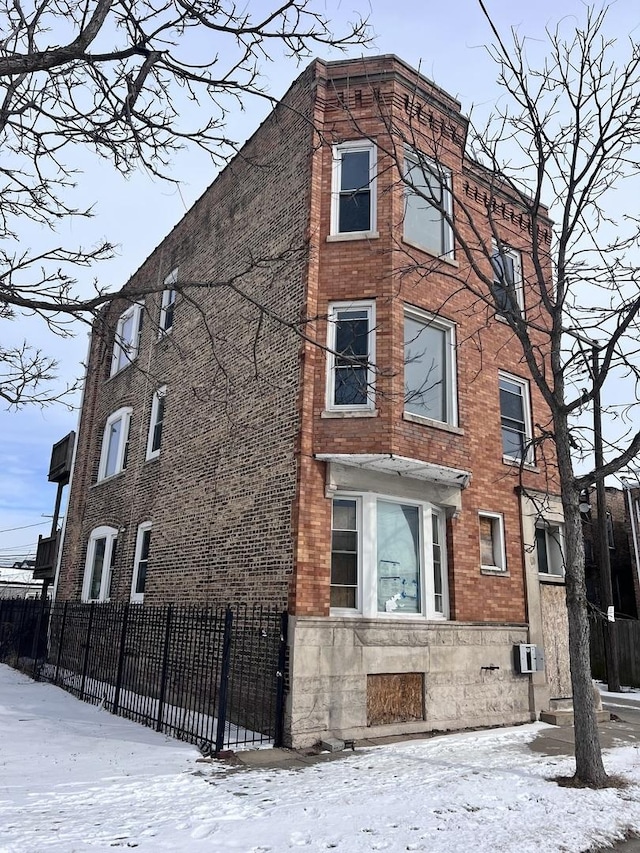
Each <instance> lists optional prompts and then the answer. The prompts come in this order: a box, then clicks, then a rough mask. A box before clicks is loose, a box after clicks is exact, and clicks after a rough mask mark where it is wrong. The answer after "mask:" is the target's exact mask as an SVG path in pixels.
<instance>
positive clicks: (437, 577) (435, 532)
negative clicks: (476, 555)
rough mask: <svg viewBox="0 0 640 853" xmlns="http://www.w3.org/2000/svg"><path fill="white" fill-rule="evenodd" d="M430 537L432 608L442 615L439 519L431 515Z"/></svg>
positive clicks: (442, 597) (442, 596)
mask: <svg viewBox="0 0 640 853" xmlns="http://www.w3.org/2000/svg"><path fill="white" fill-rule="evenodd" d="M431 536H432V543H433V599H434V601H433V606H434V610H435V611H436V613H444V594H443V589H442V545H441V543H440V519H439V518H438V516H437V515H436V514H435V513H431Z"/></svg>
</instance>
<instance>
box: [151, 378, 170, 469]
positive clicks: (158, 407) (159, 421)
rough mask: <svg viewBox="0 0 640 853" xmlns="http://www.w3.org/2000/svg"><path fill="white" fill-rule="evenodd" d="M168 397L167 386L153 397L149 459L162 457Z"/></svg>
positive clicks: (159, 389)
mask: <svg viewBox="0 0 640 853" xmlns="http://www.w3.org/2000/svg"><path fill="white" fill-rule="evenodd" d="M166 396H167V386H166V385H163V386H162V388H158V390H157V391H156V392H155V394H154V395H153V401H152V403H151V418H150V419H149V434H148V436H147V459H154V458H155V457H156V456H159V455H160V447H161V446H162V426H163V423H164V410H165V400H166Z"/></svg>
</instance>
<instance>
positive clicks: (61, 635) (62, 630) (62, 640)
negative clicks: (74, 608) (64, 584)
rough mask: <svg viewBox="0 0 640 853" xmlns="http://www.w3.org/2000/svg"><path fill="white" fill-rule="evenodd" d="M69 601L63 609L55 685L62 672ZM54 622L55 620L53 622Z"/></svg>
mask: <svg viewBox="0 0 640 853" xmlns="http://www.w3.org/2000/svg"><path fill="white" fill-rule="evenodd" d="M68 604H69V602H68V601H65V603H64V607H63V608H62V625H61V626H60V636H59V637H58V654H57V655H56V674H55V676H54V678H53V683H54V684H57V683H58V673H59V672H60V660H61V659H62V644H63V643H64V629H65V626H66V624H67V605H68ZM52 621H53V620H52Z"/></svg>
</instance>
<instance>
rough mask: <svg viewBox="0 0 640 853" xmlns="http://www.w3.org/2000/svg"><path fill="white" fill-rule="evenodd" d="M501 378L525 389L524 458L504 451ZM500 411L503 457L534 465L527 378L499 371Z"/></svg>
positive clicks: (511, 461) (511, 462)
mask: <svg viewBox="0 0 640 853" xmlns="http://www.w3.org/2000/svg"><path fill="white" fill-rule="evenodd" d="M500 379H506V380H507V381H508V382H513V383H514V385H519V386H520V387H521V388H522V389H523V393H522V400H523V404H522V407H523V416H524V429H525V446H526V451H525V454H524V458H522V459H520V458H519V457H518V456H510V455H508V454H506V453H505V452H504V447H503V442H502V409H501V407H500V405H499V403H500ZM498 411H499V412H500V445H501V447H503V452H502V459H503V461H505V462H508V463H509V464H513V463H514V462H515V463H518V464H524V465H533V463H534V456H533V444H532V441H533V425H532V419H531V388H530V385H529V382H528V380H527V379H522V378H521V377H519V376H514V375H513V374H512V373H507V372H506V371H505V370H499V371H498Z"/></svg>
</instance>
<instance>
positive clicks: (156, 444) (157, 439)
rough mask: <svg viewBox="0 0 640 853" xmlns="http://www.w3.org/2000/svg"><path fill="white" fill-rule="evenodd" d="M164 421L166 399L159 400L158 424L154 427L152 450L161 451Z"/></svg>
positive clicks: (157, 410)
mask: <svg viewBox="0 0 640 853" xmlns="http://www.w3.org/2000/svg"><path fill="white" fill-rule="evenodd" d="M163 420H164V397H159V398H158V407H157V409H156V422H155V424H154V427H153V439H152V442H151V449H152V450H160V445H161V444H162V422H163Z"/></svg>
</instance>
